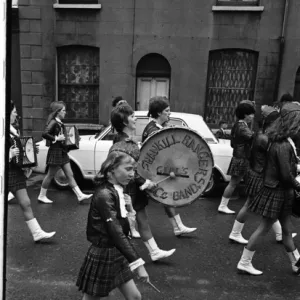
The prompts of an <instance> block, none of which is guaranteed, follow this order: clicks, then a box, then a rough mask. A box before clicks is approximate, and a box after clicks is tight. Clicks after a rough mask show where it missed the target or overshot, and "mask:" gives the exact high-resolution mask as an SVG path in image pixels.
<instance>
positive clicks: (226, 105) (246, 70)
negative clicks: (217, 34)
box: [205, 49, 257, 125]
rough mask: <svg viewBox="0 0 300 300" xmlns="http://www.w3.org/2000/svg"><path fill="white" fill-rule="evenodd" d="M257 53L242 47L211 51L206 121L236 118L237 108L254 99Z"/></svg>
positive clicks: (213, 121) (232, 120)
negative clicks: (241, 103) (241, 102)
mask: <svg viewBox="0 0 300 300" xmlns="http://www.w3.org/2000/svg"><path fill="white" fill-rule="evenodd" d="M256 68H257V53H256V52H249V51H243V50H233V49H229V50H220V51H212V52H211V53H210V55H209V66H208V81H207V94H206V103H205V106H206V107H205V121H206V122H207V123H210V124H216V125H217V124H219V122H220V121H221V120H225V121H226V122H228V124H231V125H232V124H233V123H234V122H235V108H236V107H237V105H238V103H239V102H240V101H242V100H244V99H249V100H252V99H253V95H254V87H255V76H256Z"/></svg>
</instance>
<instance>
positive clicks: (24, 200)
mask: <svg viewBox="0 0 300 300" xmlns="http://www.w3.org/2000/svg"><path fill="white" fill-rule="evenodd" d="M17 115H18V114H17V110H16V106H15V104H14V102H12V101H11V103H10V124H11V125H10V148H9V169H8V191H9V192H11V193H12V194H13V195H14V196H15V198H16V199H17V201H18V203H19V205H20V207H21V209H22V211H23V214H24V218H25V221H26V224H27V226H28V228H29V230H30V232H31V234H32V237H33V240H34V241H35V242H37V241H40V240H43V239H49V238H51V237H53V236H54V235H55V232H45V231H43V230H42V229H41V227H40V225H39V223H38V221H37V220H36V218H35V217H34V215H33V211H32V208H31V203H30V198H29V197H28V193H27V189H26V176H25V174H24V170H22V168H20V167H19V166H18V165H16V164H15V157H16V156H18V155H19V154H20V150H19V148H17V147H15V140H16V139H18V138H19V137H20V135H19V133H18V131H17V130H16V129H15V128H14V127H13V126H12V124H14V122H15V120H16V117H17ZM37 151H38V149H37Z"/></svg>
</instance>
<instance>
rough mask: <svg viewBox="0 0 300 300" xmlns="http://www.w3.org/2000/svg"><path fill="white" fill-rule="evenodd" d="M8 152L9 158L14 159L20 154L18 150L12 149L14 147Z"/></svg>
mask: <svg viewBox="0 0 300 300" xmlns="http://www.w3.org/2000/svg"><path fill="white" fill-rule="evenodd" d="M9 151H10V156H11V157H15V156H17V155H19V154H20V150H19V148H17V147H14V146H12V147H10V149H9Z"/></svg>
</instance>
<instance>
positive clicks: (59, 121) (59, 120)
mask: <svg viewBox="0 0 300 300" xmlns="http://www.w3.org/2000/svg"><path fill="white" fill-rule="evenodd" d="M55 120H56V121H57V122H58V123H60V124H63V122H62V121H61V119H60V118H57V117H56V118H55Z"/></svg>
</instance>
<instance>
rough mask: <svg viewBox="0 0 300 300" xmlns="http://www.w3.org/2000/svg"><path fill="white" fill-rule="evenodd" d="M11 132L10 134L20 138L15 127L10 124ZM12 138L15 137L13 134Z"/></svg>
mask: <svg viewBox="0 0 300 300" xmlns="http://www.w3.org/2000/svg"><path fill="white" fill-rule="evenodd" d="M9 130H10V132H11V133H13V134H14V135H15V136H19V134H18V131H17V129H16V128H15V127H14V126H12V125H11V124H10V128H9ZM10 136H11V137H13V135H12V134H11V135H10Z"/></svg>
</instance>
